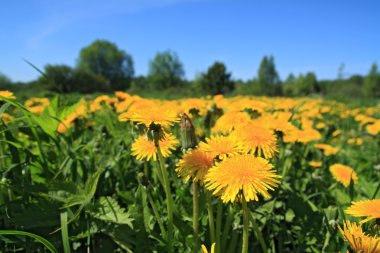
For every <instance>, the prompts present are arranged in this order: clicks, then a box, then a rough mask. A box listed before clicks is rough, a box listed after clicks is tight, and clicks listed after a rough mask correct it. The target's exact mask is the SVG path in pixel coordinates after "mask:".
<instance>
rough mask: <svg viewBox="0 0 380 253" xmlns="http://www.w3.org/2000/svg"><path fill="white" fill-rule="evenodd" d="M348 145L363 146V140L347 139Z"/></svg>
mask: <svg viewBox="0 0 380 253" xmlns="http://www.w3.org/2000/svg"><path fill="white" fill-rule="evenodd" d="M347 142H348V144H353V145H358V146H360V145H362V144H363V139H362V138H350V139H348V141H347Z"/></svg>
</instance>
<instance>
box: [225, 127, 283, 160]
mask: <svg viewBox="0 0 380 253" xmlns="http://www.w3.org/2000/svg"><path fill="white" fill-rule="evenodd" d="M232 135H233V136H235V137H236V138H237V139H238V140H241V142H242V146H243V150H244V151H245V152H249V153H252V154H254V153H256V152H257V154H258V156H261V155H263V156H264V158H271V157H273V156H274V154H276V153H277V144H276V136H275V135H274V133H273V130H271V129H268V128H264V127H261V126H258V125H256V124H247V125H245V126H243V127H241V128H239V129H237V130H236V131H234V132H233V133H232Z"/></svg>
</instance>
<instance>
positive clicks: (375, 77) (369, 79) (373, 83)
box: [363, 63, 380, 97]
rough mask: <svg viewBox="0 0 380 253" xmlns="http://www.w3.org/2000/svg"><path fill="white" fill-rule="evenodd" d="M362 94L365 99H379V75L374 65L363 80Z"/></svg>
mask: <svg viewBox="0 0 380 253" xmlns="http://www.w3.org/2000/svg"><path fill="white" fill-rule="evenodd" d="M363 93H364V95H365V96H366V97H380V74H379V71H378V68H377V64H376V63H374V64H372V66H371V69H370V71H369V73H368V75H367V76H366V78H365V80H364V86H363Z"/></svg>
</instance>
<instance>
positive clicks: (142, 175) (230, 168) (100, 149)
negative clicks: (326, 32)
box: [0, 91, 380, 253]
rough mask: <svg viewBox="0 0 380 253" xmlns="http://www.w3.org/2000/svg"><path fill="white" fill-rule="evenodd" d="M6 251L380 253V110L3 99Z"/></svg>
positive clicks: (118, 95) (319, 102)
mask: <svg viewBox="0 0 380 253" xmlns="http://www.w3.org/2000/svg"><path fill="white" fill-rule="evenodd" d="M0 176H1V180H0V252H65V253H68V252H137V253H138V252H141V253H143V252H169V253H171V252H194V253H195V252H197V253H199V252H215V253H233V252H242V253H247V252H347V251H348V252H364V253H366V252H368V253H374V252H380V238H379V237H378V236H380V192H379V191H380V190H379V189H380V104H378V105H376V106H372V107H368V106H367V107H365V106H360V107H358V106H355V105H354V104H350V103H347V104H344V103H340V102H337V101H332V100H323V99H312V98H267V97H248V96H246V97H245V96H238V97H231V98H226V97H223V96H221V95H217V96H214V97H205V98H187V99H178V100H156V99H146V98H142V97H139V96H134V95H130V94H128V93H124V92H115V94H114V95H109V96H108V95H102V96H98V97H96V98H93V99H91V100H85V99H82V100H80V101H78V102H76V103H70V104H68V103H67V102H65V100H63V99H59V98H58V97H56V98H53V99H47V98H30V99H28V100H26V101H20V100H18V99H17V98H16V97H15V96H14V95H13V94H12V93H11V92H8V91H0Z"/></svg>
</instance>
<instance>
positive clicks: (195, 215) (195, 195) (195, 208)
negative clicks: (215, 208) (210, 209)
mask: <svg viewBox="0 0 380 253" xmlns="http://www.w3.org/2000/svg"><path fill="white" fill-rule="evenodd" d="M193 230H194V249H193V250H194V253H196V252H198V249H199V245H198V234H199V205H198V182H195V181H194V182H193Z"/></svg>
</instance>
